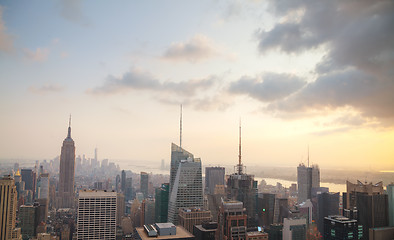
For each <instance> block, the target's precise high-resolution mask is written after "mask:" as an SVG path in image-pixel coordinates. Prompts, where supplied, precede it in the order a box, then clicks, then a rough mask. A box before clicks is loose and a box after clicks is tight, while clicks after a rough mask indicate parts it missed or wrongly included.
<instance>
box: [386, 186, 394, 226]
mask: <svg viewBox="0 0 394 240" xmlns="http://www.w3.org/2000/svg"><path fill="white" fill-rule="evenodd" d="M387 195H388V196H387V197H388V205H389V206H388V208H389V226H390V227H394V183H392V184H389V185H387Z"/></svg>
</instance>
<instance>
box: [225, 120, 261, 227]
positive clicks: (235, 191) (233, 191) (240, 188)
mask: <svg viewBox="0 0 394 240" xmlns="http://www.w3.org/2000/svg"><path fill="white" fill-rule="evenodd" d="M241 158H242V155H241V123H240V125H239V154H238V165H237V166H236V169H237V172H235V173H233V174H231V175H230V176H229V178H228V179H227V197H228V198H229V199H233V200H238V201H241V202H243V205H244V207H245V208H246V214H247V215H248V222H247V226H248V227H255V226H256V224H257V212H256V204H257V203H256V202H257V201H256V200H257V181H254V175H250V174H246V173H244V166H243V165H242V159H241Z"/></svg>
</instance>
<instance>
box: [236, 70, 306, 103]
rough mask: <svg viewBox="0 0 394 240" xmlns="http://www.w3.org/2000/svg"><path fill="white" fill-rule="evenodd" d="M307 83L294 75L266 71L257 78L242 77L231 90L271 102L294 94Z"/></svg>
mask: <svg viewBox="0 0 394 240" xmlns="http://www.w3.org/2000/svg"><path fill="white" fill-rule="evenodd" d="M305 84H306V82H305V81H304V80H302V79H301V78H299V77H297V76H294V75H290V74H277V73H265V74H263V76H259V77H255V78H251V77H242V78H241V79H239V80H238V81H236V82H233V83H232V84H231V85H230V88H229V91H230V92H231V93H237V94H247V95H249V96H250V97H252V98H256V99H258V100H260V101H263V102H271V101H275V100H279V99H283V98H285V97H287V96H289V95H291V94H293V93H294V92H296V91H297V90H299V89H300V88H302V87H303V86H304V85H305Z"/></svg>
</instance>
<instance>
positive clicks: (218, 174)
mask: <svg viewBox="0 0 394 240" xmlns="http://www.w3.org/2000/svg"><path fill="white" fill-rule="evenodd" d="M224 175H225V168H224V167H206V168H205V194H214V193H215V187H216V185H225V181H224Z"/></svg>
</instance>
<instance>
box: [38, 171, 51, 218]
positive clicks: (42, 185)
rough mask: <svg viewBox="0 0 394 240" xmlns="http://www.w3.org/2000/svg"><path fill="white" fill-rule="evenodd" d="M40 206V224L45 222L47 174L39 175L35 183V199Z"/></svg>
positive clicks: (47, 200) (47, 188)
mask: <svg viewBox="0 0 394 240" xmlns="http://www.w3.org/2000/svg"><path fill="white" fill-rule="evenodd" d="M36 201H37V202H38V203H39V204H40V207H39V211H40V222H41V221H43V222H46V220H47V217H48V205H49V173H41V174H40V176H39V177H38V181H37V199H36Z"/></svg>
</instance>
